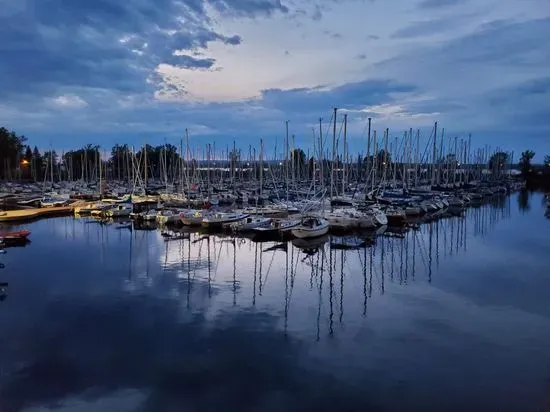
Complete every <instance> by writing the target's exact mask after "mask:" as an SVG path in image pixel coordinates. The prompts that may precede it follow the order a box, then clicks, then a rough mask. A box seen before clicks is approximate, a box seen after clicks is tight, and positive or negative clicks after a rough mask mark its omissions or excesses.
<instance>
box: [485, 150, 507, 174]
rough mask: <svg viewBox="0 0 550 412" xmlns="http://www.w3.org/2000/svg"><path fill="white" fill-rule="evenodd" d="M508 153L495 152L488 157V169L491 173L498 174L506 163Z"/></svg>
mask: <svg viewBox="0 0 550 412" xmlns="http://www.w3.org/2000/svg"><path fill="white" fill-rule="evenodd" d="M508 158H509V156H508V153H506V152H496V153H494V154H493V155H492V156H491V158H490V159H489V170H491V171H492V173H493V175H499V174H500V173H501V172H502V170H504V167H505V166H506V163H508Z"/></svg>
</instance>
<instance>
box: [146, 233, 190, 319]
mask: <svg viewBox="0 0 550 412" xmlns="http://www.w3.org/2000/svg"><path fill="white" fill-rule="evenodd" d="M147 249H149V248H147ZM190 300H191V239H189V242H187V309H189V307H190Z"/></svg>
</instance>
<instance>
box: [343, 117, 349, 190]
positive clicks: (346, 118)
mask: <svg viewBox="0 0 550 412" xmlns="http://www.w3.org/2000/svg"><path fill="white" fill-rule="evenodd" d="M347 130H348V114H347V113H344V166H343V171H342V196H345V195H346V186H347V175H346V164H347V163H348V152H347V145H348V140H347Z"/></svg>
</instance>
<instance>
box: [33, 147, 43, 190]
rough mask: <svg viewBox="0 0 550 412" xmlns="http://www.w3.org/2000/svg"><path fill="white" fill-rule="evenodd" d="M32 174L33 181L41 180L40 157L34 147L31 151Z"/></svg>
mask: <svg viewBox="0 0 550 412" xmlns="http://www.w3.org/2000/svg"><path fill="white" fill-rule="evenodd" d="M31 166H32V173H33V175H34V180H35V181H40V180H42V155H41V154H40V151H39V150H38V148H37V147H36V146H34V149H33V150H32V164H31Z"/></svg>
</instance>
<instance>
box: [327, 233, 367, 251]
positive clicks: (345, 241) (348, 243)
mask: <svg viewBox="0 0 550 412" xmlns="http://www.w3.org/2000/svg"><path fill="white" fill-rule="evenodd" d="M366 246H367V242H366V241H365V240H363V239H359V238H357V237H355V236H343V237H336V236H333V237H332V239H331V241H330V248H331V249H339V250H353V249H361V248H364V247H366Z"/></svg>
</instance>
